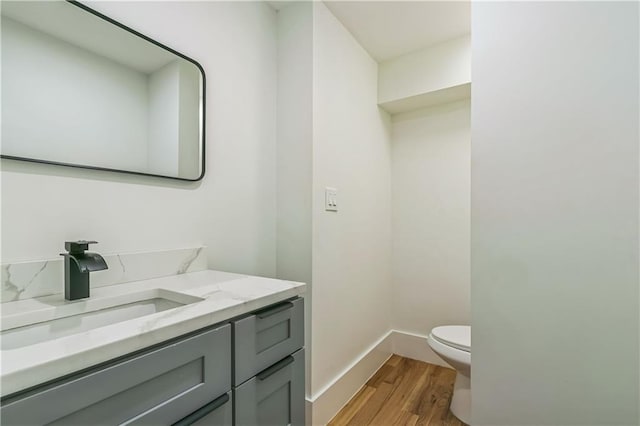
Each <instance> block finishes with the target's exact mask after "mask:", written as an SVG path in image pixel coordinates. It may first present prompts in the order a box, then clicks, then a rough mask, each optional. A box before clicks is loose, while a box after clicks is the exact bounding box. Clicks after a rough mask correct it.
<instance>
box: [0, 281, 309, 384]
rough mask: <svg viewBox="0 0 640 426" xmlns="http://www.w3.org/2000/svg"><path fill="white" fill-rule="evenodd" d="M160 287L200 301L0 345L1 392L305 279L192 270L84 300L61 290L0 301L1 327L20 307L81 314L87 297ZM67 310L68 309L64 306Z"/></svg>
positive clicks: (182, 329) (273, 296)
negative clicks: (48, 337) (52, 336)
mask: <svg viewBox="0 0 640 426" xmlns="http://www.w3.org/2000/svg"><path fill="white" fill-rule="evenodd" d="M153 289H165V290H170V291H175V292H179V293H184V294H187V295H191V296H196V297H201V298H203V299H204V300H202V301H199V302H195V303H191V304H188V305H184V306H180V307H177V308H174V309H170V310H167V311H164V312H158V313H154V314H151V315H147V316H143V317H139V318H135V319H130V320H126V321H122V322H117V323H114V324H111V325H107V326H104V327H100V328H95V329H92V330H90V331H86V332H81V333H77V334H73V335H70V336H65V337H61V338H58V339H53V340H49V341H46V342H41V343H37V344H33V345H30V346H25V347H21V348H17V349H10V350H2V351H0V356H1V358H2V361H1V365H2V370H1V372H0V380H1V387H0V388H1V394H2V395H3V396H4V395H9V394H11V393H14V392H17V391H19V390H22V389H26V388H29V387H31V386H34V385H37V384H40V383H44V382H46V381H49V380H52V379H55V378H58V377H61V376H63V375H66V374H69V373H72V372H74V371H78V370H81V369H83V368H86V367H90V366H93V365H96V364H99V363H102V362H105V361H108V360H110V359H113V358H116V357H119V356H122V355H125V354H128V353H130V352H134V351H137V350H139V349H143V348H146V347H149V346H151V345H155V344H157V343H161V342H163V341H165V340H169V339H172V338H174V337H178V336H181V335H183V334H186V333H189V332H191V331H195V330H198V329H200V328H203V327H207V326H209V325H213V324H216V323H220V322H223V321H226V320H228V319H230V318H233V317H236V316H239V315H242V314H245V313H248V312H251V311H254V310H257V309H260V308H263V307H265V306H268V305H270V304H273V303H277V302H279V301H281V300H285V299H288V298H291V297H295V296H298V295H301V294H303V293H304V291H305V284H303V283H298V282H292V281H283V280H276V279H270V278H261V277H254V276H248V275H239V274H231V273H226V272H218V271H210V270H209V271H201V272H192V273H187V274H182V275H175V276H170V277H164V278H156V279H150V280H145V281H137V282H130V283H126V284H119V285H113V286H107V287H100V288H96V289H92V290H91V297H90V298H89V299H84V300H78V301H73V302H69V301H65V300H64V296H63V295H55V296H46V297H41V298H36V299H26V300H20V301H16V302H9V303H4V304H2V305H0V306H1V308H0V309H1V310H2V313H1V318H2V329H3V330H4V329H7V328H10V327H12V326H11V323H12V321H13V319H14V318H16V316H24V315H25V312H29V315H31V313H33V315H36V316H38V317H39V318H40V317H43V318H47V317H49V318H50V317H51V315H53V312H54V311H55V309H56V308H57V307H58V308H59V307H60V306H62V305H64V306H65V307H67V306H69V305H71V304H73V305H74V307H73V309H74V311H75V309H76V307H77V313H82V312H83V308H84V306H85V305H87V304H88V303H89V302H90V303H93V304H95V303H96V302H97V303H100V300H102V299H104V300H107V299H114V298H124V300H126V295H128V294H132V293H139V292H140V291H144V290H153ZM65 309H68V308H65Z"/></svg>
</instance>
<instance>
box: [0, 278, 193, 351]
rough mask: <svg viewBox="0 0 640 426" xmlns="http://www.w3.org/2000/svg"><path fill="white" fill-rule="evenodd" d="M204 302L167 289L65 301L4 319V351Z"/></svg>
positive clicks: (0, 339) (0, 337)
mask: <svg viewBox="0 0 640 426" xmlns="http://www.w3.org/2000/svg"><path fill="white" fill-rule="evenodd" d="M202 300H203V299H201V298H199V297H195V296H190V295H187V294H183V293H177V292H174V291H169V290H165V289H153V290H146V291H141V292H137V293H131V294H123V295H118V296H113V297H109V298H101V299H95V300H93V299H85V300H81V301H74V302H63V303H64V304H61V305H59V306H51V307H45V308H43V309H39V310H37V311H33V312H24V313H20V314H15V315H12V316H10V317H8V318H7V317H3V318H2V331H0V349H1V350H3V351H4V350H11V349H17V348H21V347H25V346H29V345H34V344H36V343H41V342H46V341H48V340H53V339H58V338H60V337H65V336H70V335H72V334H76V333H82V332H85V331H89V330H93V329H95V328H99V327H104V326H107V325H111V324H114V323H118V322H122V321H127V320H131V319H134V318H140V317H143V316H146V315H151V314H155V313H157V312H162V311H167V310H169V309H174V308H177V307H180V306H184V305H188V304H190V303H195V302H200V301H202Z"/></svg>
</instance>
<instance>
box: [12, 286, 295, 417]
mask: <svg viewBox="0 0 640 426" xmlns="http://www.w3.org/2000/svg"><path fill="white" fill-rule="evenodd" d="M303 345H304V301H303V299H301V298H297V299H294V300H290V301H286V302H282V303H278V304H276V305H273V306H270V307H268V308H265V309H262V310H260V311H257V312H254V313H252V314H250V315H245V316H243V317H241V318H239V319H237V320H235V321H232V322H231V324H229V323H227V324H224V325H218V326H213V327H209V328H207V329H204V330H200V331H199V332H194V333H192V334H190V335H186V336H184V337H182V338H176V339H174V340H172V341H169V342H165V343H164V344H160V345H158V346H156V347H152V348H149V349H148V350H144V351H140V352H137V353H134V354H131V355H128V356H124V357H122V358H119V359H116V360H113V361H110V362H108V363H105V364H101V365H98V366H96V367H94V368H91V369H88V370H84V371H81V372H78V373H75V374H72V375H69V376H67V377H63V378H61V379H59V380H56V381H52V382H50V383H47V384H44V385H41V386H38V387H36V388H33V389H31V390H27V391H24V392H20V393H19V394H16V395H13V396H9V398H5V399H3V400H2V405H1V406H0V422H1V423H2V425H3V426H12V425H44V424H48V425H65V426H66V425H82V426H86V425H154V426H156V425H167V426H169V425H173V426H191V425H194V426H230V425H232V424H235V425H238V426H253V425H260V426H284V425H294V426H298V425H303V424H304V420H305V413H304V410H305V401H304V395H305V389H304V374H305V372H304V364H305V362H304V349H302V347H303ZM232 361H233V362H232ZM232 385H233V386H232Z"/></svg>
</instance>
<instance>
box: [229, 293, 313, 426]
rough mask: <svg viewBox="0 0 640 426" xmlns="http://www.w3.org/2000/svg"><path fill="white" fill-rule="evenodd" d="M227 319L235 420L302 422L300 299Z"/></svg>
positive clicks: (278, 425) (270, 424) (280, 424)
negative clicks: (231, 347)
mask: <svg viewBox="0 0 640 426" xmlns="http://www.w3.org/2000/svg"><path fill="white" fill-rule="evenodd" d="M232 324H233V337H234V361H235V368H234V390H233V395H234V418H235V424H236V425H238V426H254V425H260V426H286V425H294V426H298V425H303V424H304V421H305V413H304V410H305V401H304V395H305V390H304V349H301V348H302V347H303V346H304V300H303V299H302V298H298V299H295V300H292V301H287V302H283V303H279V304H277V305H274V306H270V307H268V308H266V309H263V310H261V311H258V312H255V313H254V314H253V315H250V316H248V317H246V318H242V319H239V320H236V321H234V322H233V323H232Z"/></svg>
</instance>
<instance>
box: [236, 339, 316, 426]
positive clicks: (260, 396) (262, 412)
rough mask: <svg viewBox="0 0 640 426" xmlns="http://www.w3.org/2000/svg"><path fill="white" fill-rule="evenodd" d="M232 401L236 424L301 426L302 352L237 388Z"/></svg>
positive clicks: (302, 419) (302, 398)
mask: <svg viewBox="0 0 640 426" xmlns="http://www.w3.org/2000/svg"><path fill="white" fill-rule="evenodd" d="M234 401H235V408H234V410H235V422H236V424H237V425H242V426H253V425H260V426H286V425H293V426H297V425H304V420H305V419H304V408H305V407H304V404H305V401H304V349H300V350H299V351H297V352H296V353H294V354H292V355H289V356H288V357H286V358H284V359H282V360H280V361H279V362H277V363H276V364H274V365H272V366H270V367H269V368H267V369H265V370H263V371H262V372H260V373H258V375H257V376H256V377H254V378H252V379H250V380H248V381H246V382H245V383H243V384H241V385H240V386H238V387H236V388H235V390H234Z"/></svg>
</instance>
